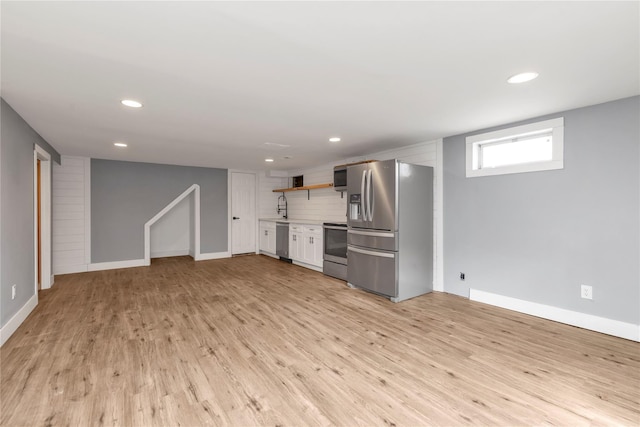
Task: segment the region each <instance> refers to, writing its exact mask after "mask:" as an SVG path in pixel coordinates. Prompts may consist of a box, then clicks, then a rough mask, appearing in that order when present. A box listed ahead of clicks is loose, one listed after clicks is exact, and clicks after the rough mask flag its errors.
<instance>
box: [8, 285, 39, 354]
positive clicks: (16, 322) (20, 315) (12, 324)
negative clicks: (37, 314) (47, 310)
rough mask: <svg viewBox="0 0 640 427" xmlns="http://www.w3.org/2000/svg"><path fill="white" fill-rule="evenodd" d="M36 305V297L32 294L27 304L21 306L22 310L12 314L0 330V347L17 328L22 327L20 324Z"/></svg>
mask: <svg viewBox="0 0 640 427" xmlns="http://www.w3.org/2000/svg"><path fill="white" fill-rule="evenodd" d="M37 305H38V295H35V294H34V295H33V296H32V297H31V298H29V301H27V303H26V304H25V305H23V306H22V308H21V309H20V310H18V312H17V313H16V314H14V315H13V317H12V318H11V319H9V321H8V322H7V323H6V324H5V325H4V326H3V327H2V328H0V347H2V346H3V345H4V343H5V342H7V340H8V339H9V337H10V336H11V335H13V333H14V332H15V331H16V329H18V326H20V325H22V322H24V320H25V319H26V318H27V316H29V313H31V312H32V311H33V309H34V308H36V306H37Z"/></svg>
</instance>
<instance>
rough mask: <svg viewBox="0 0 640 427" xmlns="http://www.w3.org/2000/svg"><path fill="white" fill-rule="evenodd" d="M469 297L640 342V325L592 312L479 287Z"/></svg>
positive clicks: (470, 292)
mask: <svg viewBox="0 0 640 427" xmlns="http://www.w3.org/2000/svg"><path fill="white" fill-rule="evenodd" d="M469 299H470V300H472V301H477V302H482V303H485V304H489V305H494V306H496V307H501V308H506V309H508V310H513V311H517V312H518V313H524V314H529V315H531V316H536V317H540V318H543V319H547V320H553V321H555V322H560V323H565V324H567V325H571V326H577V327H579V328H583V329H588V330H591V331H595V332H600V333H603V334H607V335H613V336H615V337H619V338H625V339H628V340H632V341H637V342H640V325H634V324H633V323H626V322H621V321H619V320H613V319H607V318H605V317H599V316H594V315H592V314H586V313H580V312H578V311H571V310H566V309H563V308H558V307H553V306H550V305H545V304H539V303H535V302H530V301H525V300H521V299H517V298H511V297H506V296H503V295H498V294H492V293H490V292H485V291H479V290H477V289H470V290H469Z"/></svg>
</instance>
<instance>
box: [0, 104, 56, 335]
mask: <svg viewBox="0 0 640 427" xmlns="http://www.w3.org/2000/svg"><path fill="white" fill-rule="evenodd" d="M0 116H1V117H0V122H1V123H2V130H1V132H0V152H1V154H0V162H1V165H0V199H1V201H0V211H1V214H0V247H1V249H0V280H1V282H0V325H1V326H4V325H5V324H6V323H7V321H8V320H9V319H11V317H13V315H15V314H16V313H17V312H18V311H19V310H20V309H21V308H22V307H23V306H24V305H25V303H26V302H27V301H28V300H29V299H30V298H31V297H32V296H33V295H34V293H35V286H34V285H35V283H34V281H35V275H34V268H35V262H34V259H33V252H34V241H33V239H34V234H33V233H34V230H33V222H34V218H33V196H34V195H33V150H34V144H38V145H39V146H40V147H42V148H43V149H45V150H46V151H47V152H49V154H51V158H52V160H54V161H55V159H58V162H59V161H60V154H58V152H57V151H56V150H55V149H53V147H51V145H49V144H48V143H47V142H46V141H45V140H44V139H42V137H40V135H38V133H37V132H36V131H35V130H33V129H32V128H31V127H30V126H29V125H28V124H27V122H25V121H24V120H23V119H22V117H20V116H19V115H18V113H16V112H15V111H14V110H13V108H11V106H9V104H7V103H6V102H5V101H4V99H2V100H0ZM13 284H15V285H16V298H15V299H14V300H11V286H12V285H13Z"/></svg>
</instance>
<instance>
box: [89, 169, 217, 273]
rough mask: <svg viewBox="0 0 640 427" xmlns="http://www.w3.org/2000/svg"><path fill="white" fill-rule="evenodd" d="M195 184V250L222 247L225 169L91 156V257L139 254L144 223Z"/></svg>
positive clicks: (95, 259)
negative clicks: (197, 211) (197, 242)
mask: <svg viewBox="0 0 640 427" xmlns="http://www.w3.org/2000/svg"><path fill="white" fill-rule="evenodd" d="M193 184H198V185H200V227H201V229H200V251H201V252H202V253H208V252H225V251H226V250H227V230H228V225H227V170H226V169H212V168H198V167H187V166H172V165H160V164H153V163H136V162H121V161H113V160H99V159H92V160H91V262H93V263H98V262H111V261H125V260H133V259H142V258H144V224H145V223H146V222H147V221H149V220H150V219H151V218H153V216H155V215H156V214H157V213H158V212H159V211H161V210H162V209H163V208H164V207H165V206H166V205H168V204H169V203H171V202H172V201H173V200H174V199H175V198H176V197H178V196H179V195H180V194H182V193H183V192H184V191H185V190H186V189H187V188H189V187H190V186H191V185H193Z"/></svg>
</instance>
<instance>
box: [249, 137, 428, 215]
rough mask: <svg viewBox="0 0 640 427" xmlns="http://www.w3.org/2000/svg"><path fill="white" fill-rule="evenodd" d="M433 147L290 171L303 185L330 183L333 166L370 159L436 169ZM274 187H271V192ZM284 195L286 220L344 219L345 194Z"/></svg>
mask: <svg viewBox="0 0 640 427" xmlns="http://www.w3.org/2000/svg"><path fill="white" fill-rule="evenodd" d="M436 147H437V141H429V142H424V143H420V144H415V145H410V146H407V147H402V148H397V149H393V150H387V151H382V152H378V153H373V154H370V155H367V156H362V157H352V158H349V159H344V160H342V161H338V162H334V163H331V164H327V165H322V166H319V167H316V168H313V169H304V170H296V171H292V172H291V173H290V176H296V175H303V176H304V185H313V184H323V183H328V182H333V167H334V166H335V165H339V164H345V163H352V162H357V161H361V160H370V159H372V160H389V159H398V160H402V161H405V162H408V163H413V164H417V165H425V166H432V167H434V168H435V167H436V165H437V156H436ZM435 177H436V179H437V177H438V173H435ZM273 188H277V187H271V189H273ZM435 188H436V189H437V188H438V183H436V184H435ZM261 191H262V189H261ZM269 191H270V190H269ZM286 196H287V200H288V202H289V218H294V219H309V220H329V221H346V220H347V199H346V194H345V197H344V198H341V194H340V192H339V191H335V190H333V189H331V188H329V189H321V190H312V191H311V192H310V193H309V200H307V192H306V191H296V192H289V193H286ZM435 199H436V202H437V200H438V197H435ZM436 209H437V206H436Z"/></svg>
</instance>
